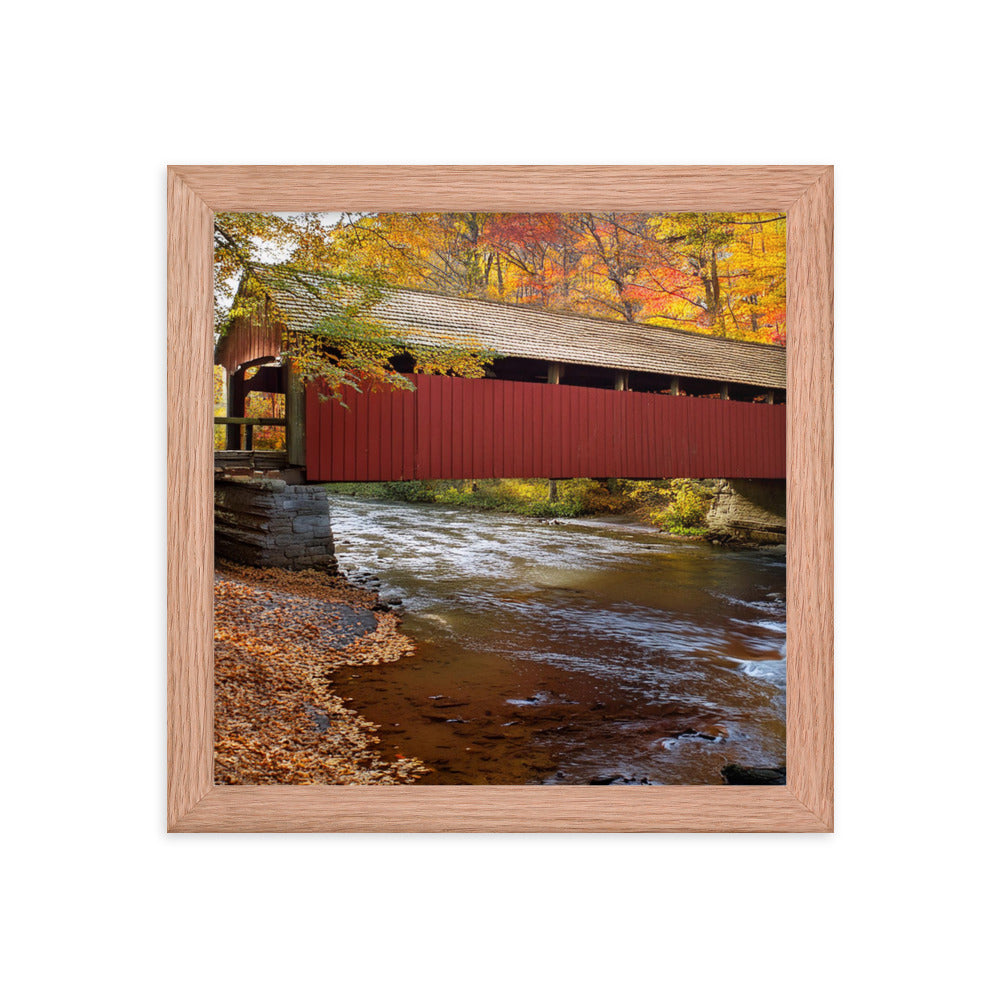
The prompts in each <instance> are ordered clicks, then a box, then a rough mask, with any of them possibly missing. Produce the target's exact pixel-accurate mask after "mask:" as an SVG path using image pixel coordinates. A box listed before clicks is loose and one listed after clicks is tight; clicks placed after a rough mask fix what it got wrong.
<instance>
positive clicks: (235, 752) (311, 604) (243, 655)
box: [215, 563, 427, 785]
mask: <svg viewBox="0 0 1000 1000" xmlns="http://www.w3.org/2000/svg"><path fill="white" fill-rule="evenodd" d="M377 603H378V595H377V594H374V593H372V592H371V591H367V590H361V589H359V588H357V587H352V586H351V585H350V584H348V583H347V582H346V581H344V580H343V579H341V578H338V577H333V576H330V575H328V574H324V573H319V572H316V571H303V572H289V571H287V570H278V569H255V568H248V567H244V566H236V565H233V564H230V563H219V564H218V565H217V567H216V576H215V782H216V784H230V785H231V784H237V785H269V784H294V785H302V784H327V785H394V784H409V783H411V782H413V781H415V780H416V779H417V778H418V777H419V776H420V775H421V774H424V773H425V772H426V770H427V768H426V767H425V766H424V765H423V764H422V762H420V761H418V760H415V759H413V758H409V757H401V756H396V755H389V756H390V757H391V759H387V757H385V756H383V755H382V753H381V750H380V746H379V737H378V735H377V734H378V728H377V727H376V726H375V725H374V723H371V722H369V721H367V720H366V719H364V718H362V717H361V716H360V715H358V714H357V712H354V711H352V710H351V709H350V708H348V707H347V705H345V703H344V701H343V700H342V699H341V698H339V697H338V696H337V695H336V694H334V687H335V684H336V672H337V671H338V670H339V669H341V668H342V667H351V668H357V667H359V666H362V667H363V666H365V665H373V664H378V663H388V662H392V661H394V660H398V659H399V658H400V657H402V656H408V655H410V654H412V651H413V644H412V643H411V642H410V640H409V639H407V638H406V636H404V635H402V634H401V633H400V632H399V630H398V628H397V624H398V619H397V617H396V616H395V615H394V614H391V613H389V612H385V611H381V610H375V606H376V605H377Z"/></svg>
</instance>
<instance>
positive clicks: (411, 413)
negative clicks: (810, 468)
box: [305, 375, 786, 482]
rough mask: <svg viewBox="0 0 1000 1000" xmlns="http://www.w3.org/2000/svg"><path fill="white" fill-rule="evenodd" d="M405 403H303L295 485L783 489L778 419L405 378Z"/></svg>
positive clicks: (549, 389)
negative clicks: (712, 482) (638, 482)
mask: <svg viewBox="0 0 1000 1000" xmlns="http://www.w3.org/2000/svg"><path fill="white" fill-rule="evenodd" d="M413 379H414V381H415V382H416V386H417V389H416V392H406V391H399V390H397V391H394V392H390V391H381V392H371V393H362V394H358V395H356V394H354V393H350V394H349V395H348V396H347V397H345V401H346V402H347V403H348V404H349V407H350V408H349V409H345V408H344V407H342V406H341V405H340V404H339V403H337V402H335V401H333V400H330V401H327V402H320V399H319V394H318V392H317V391H316V389H315V388H310V389H308V390H307V392H306V435H305V436H306V477H307V478H308V479H310V480H312V481H314V482H364V481H368V482H377V481H389V480H400V479H500V478H508V477H534V478H553V479H566V478H572V477H576V476H581V477H588V478H599V479H600V478H605V477H618V478H627V479H661V478H671V477H675V476H689V477H691V478H694V479H707V478H712V477H716V476H718V477H723V476H725V477H732V478H747V479H784V478H785V409H786V408H785V407H784V406H767V405H765V404H762V403H737V402H730V401H727V400H720V399H701V398H697V397H693V396H661V395H656V394H652V393H638V392H615V391H613V390H610V389H585V388H581V387H579V386H570V385H549V384H547V383H545V384H542V383H538V384H536V383H529V382H504V381H501V380H499V379H461V378H447V377H444V376H440V375H416V376H413Z"/></svg>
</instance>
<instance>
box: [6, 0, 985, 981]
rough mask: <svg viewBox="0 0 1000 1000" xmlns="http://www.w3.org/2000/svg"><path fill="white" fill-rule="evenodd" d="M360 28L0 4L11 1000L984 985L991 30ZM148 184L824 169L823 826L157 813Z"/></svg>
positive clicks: (523, 18) (156, 410)
mask: <svg viewBox="0 0 1000 1000" xmlns="http://www.w3.org/2000/svg"><path fill="white" fill-rule="evenodd" d="M360 7H361V5H358V6H357V9H354V8H353V7H347V6H344V5H337V4H335V3H329V4H324V5H319V4H316V5H313V4H300V3H294V2H290V3H282V4H273V5H264V4H260V3H254V2H244V3H240V4H231V3H215V4H206V3H204V2H200V3H187V2H176V3H171V4H167V5H155V6H154V5H148V6H147V5H141V4H109V3H99V2H98V3H91V4H72V5H71V4H64V3H54V4H49V5H46V6H44V7H43V6H38V5H36V6H32V7H31V8H30V9H29V8H28V7H26V6H24V5H20V6H18V7H15V8H12V9H11V10H9V11H8V12H7V14H6V15H5V30H4V34H5V42H4V55H3V60H2V61H0V72H2V73H3V76H4V98H5V105H6V108H7V110H6V112H5V118H6V125H5V127H4V130H3V137H4V139H5V140H6V142H5V145H6V154H5V157H4V160H3V172H4V187H3V190H4V192H5V196H6V199H5V207H4V212H3V220H4V222H5V223H6V225H5V230H6V231H5V234H4V235H5V239H4V241H3V244H4V251H3V252H4V259H5V267H4V269H3V287H4V296H3V299H4V320H5V322H4V323H3V331H4V339H5V348H6V350H5V354H6V368H5V373H6V374H5V379H4V383H5V390H6V391H5V392H4V394H3V399H4V402H5V404H6V406H7V421H6V423H5V431H6V433H5V435H4V444H5V452H6V456H5V457H6V461H5V472H6V474H7V480H8V486H7V488H6V489H5V490H4V491H3V492H4V494H5V495H4V504H5V507H7V508H8V509H7V510H6V511H5V515H4V520H3V526H4V528H5V531H4V539H3V551H4V556H5V558H4V568H5V572H4V582H5V584H6V586H7V590H8V596H7V600H6V602H5V605H4V607H5V617H6V619H7V624H6V627H5V636H6V638H5V642H4V649H5V656H4V669H3V675H2V677H3V694H4V698H3V703H4V706H5V710H4V716H3V724H2V726H0V732H2V735H3V741H4V749H3V755H4V756H3V775H4V785H5V794H4V800H5V803H6V805H7V806H8V807H9V814H8V818H7V820H6V822H5V824H4V829H5V832H6V833H7V834H8V837H9V838H10V839H9V840H8V844H7V848H6V851H5V860H6V862H7V875H6V876H5V886H4V891H3V895H4V903H5V906H4V909H5V911H6V914H7V918H8V920H9V927H8V929H7V930H6V932H5V933H4V935H3V938H2V940H3V944H4V946H5V947H6V948H8V949H9V955H8V957H7V958H6V959H5V961H4V965H3V967H2V973H0V974H2V975H3V976H4V977H5V978H6V979H9V980H11V981H13V987H12V988H11V989H9V990H8V995H10V996H13V997H55V996H79V995H85V996H99V997H102V998H118V997H127V998H133V997H159V996H167V995H173V996H186V997H228V996H234V997H241V998H243V997H247V998H249V997H276V998H282V997H286V996H301V995H310V996H320V997H322V996H345V997H360V996H365V997H368V996H372V997H408V996H411V995H423V994H424V993H425V992H426V994H427V995H430V996H468V995H474V996H487V997H492V996H531V997H534V996H544V997H564V996H566V997H575V996H595V997H598V996H600V997H604V996H613V997H630V996H634V995H647V994H648V995H656V996H671V995H680V994H684V995H688V996H696V997H708V996H762V997H768V998H775V997H798V996H810V997H816V996H819V997H840V996H848V995H849V996H860V997H868V996H879V995H886V996H928V997H930V996H935V997H936V996H959V995H965V994H968V993H970V992H973V991H977V992H978V991H983V990H986V989H987V987H988V984H989V982H990V980H989V978H988V976H987V973H988V971H989V963H988V956H987V949H988V948H990V947H994V948H995V944H996V936H995V934H996V925H995V907H996V881H995V875H996V868H995V863H994V848H995V844H994V828H995V823H994V818H993V800H994V799H995V792H994V788H995V784H996V775H997V769H996V762H997V754H996V751H995V743H996V740H995V736H994V730H995V725H996V714H997V712H996V694H997V685H996V680H995V675H996V671H997V667H998V657H997V652H996V641H995V633H996V618H997V609H996V596H997V588H996V584H995V572H996V566H997V552H996V542H995V530H996V529H995V513H994V506H995V503H996V499H995V498H996V491H995V490H994V489H993V488H992V487H993V483H994V478H995V477H994V470H995V466H996V452H997V446H996V441H995V435H996V417H995V412H996V411H995V402H994V400H995V387H996V380H997V374H996V372H997V351H996V341H997V334H998V323H997V303H996V277H997V254H996V249H995V248H996V239H997V229H998V218H997V195H996V186H997V176H996V160H995V155H994V150H993V146H992V142H993V141H994V139H995V134H996V108H995V104H996V101H995V96H996V94H995V89H994V91H993V93H992V95H991V94H990V93H988V88H995V84H996V78H995V68H994V69H990V70H989V72H988V68H989V67H990V66H991V64H993V61H994V57H995V53H994V52H993V51H992V41H993V40H995V38H996V31H995V28H996V25H995V23H990V22H988V21H987V18H988V17H989V18H990V21H992V18H993V14H992V9H991V8H989V7H987V6H986V5H982V6H980V5H978V4H972V3H968V2H964V0H958V2H954V3H951V4H949V5H944V6H942V5H929V4H920V3H913V4H908V5H897V4H885V3H881V4H880V3H868V4H857V5H855V4H851V3H846V4H834V5H830V4H807V3H802V2H795V3H787V4H785V3H770V4H768V3H762V4H761V3H757V4H748V3H741V4H727V3H722V2H716V3H713V4H686V5H683V7H680V6H667V5H651V6H650V7H649V8H648V9H646V8H643V7H640V6H638V5H634V4H630V3H616V4H607V3H604V4H592V3H584V2H577V3H573V4H545V3H542V2H539V0H535V2H533V3H521V2H517V0H514V2H511V0H508V2H505V3H501V4H471V3H468V2H466V3H462V4H459V3H453V4H448V3H440V2H439V3H414V4H410V5H400V6H399V7H398V8H397V7H395V6H394V5H391V4H374V3H370V4H368V5H367V6H365V7H364V12H363V13H361V12H359V11H360ZM987 12H989V13H987ZM169 162H175V163H340V162H347V163H382V162H385V163H448V162H459V163H532V162H535V163H574V162H576V163H734V162H735V163H834V164H835V165H836V167H837V176H836V184H837V190H836V197H837V219H836V221H837V275H836V278H837V671H838V674H837V738H838V743H837V832H836V833H835V834H833V835H823V836H818V835H813V836H781V835H770V836H721V835H714V836H713V835H709V836H676V835H675V836H668V835H655V836H654V835H643V836H573V837H571V836H556V835H552V836H534V837H529V836H491V835H480V836H467V837H457V836H429V835H425V836H408V837H403V836H394V837H390V836H381V837H379V836H298V837H294V836H266V837H265V836H250V835H245V836H181V835H172V836H169V837H168V836H167V835H166V834H165V833H164V827H165V819H164V812H165V809H164V806H165V784H164V766H165V765H164V743H165V737H164V698H165V694H164V693H165V656H164V644H165V641H164V634H165V614H164V600H165V595H164V578H165V559H164V546H165V502H164V492H165V481H164V469H163V466H164V441H165V421H164V410H165V388H164V384H165V376H164V360H165V348H164V336H165V332H164V331H165V320H164V315H165V292H164V285H165V277H164V275H165V210H164V205H165V165H166V164H167V163H169ZM994 986H995V980H994Z"/></svg>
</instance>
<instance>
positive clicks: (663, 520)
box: [653, 479, 711, 535]
mask: <svg viewBox="0 0 1000 1000" xmlns="http://www.w3.org/2000/svg"><path fill="white" fill-rule="evenodd" d="M670 492H671V495H672V498H671V500H670V503H669V504H668V505H667V507H666V508H665V509H664V510H662V511H657V512H656V513H655V514H654V515H653V523H654V524H657V525H658V527H660V528H662V529H665V530H666V531H669V532H671V533H672V534H675V535H681V534H695V533H699V532H700V531H701V530H702V529H704V527H705V514H706V513H708V506H709V503H710V501H711V493H709V491H708V490H706V489H705V487H703V486H701V485H699V484H698V483H696V482H694V481H693V480H691V479H675V480H674V481H673V483H672V484H671V490H670Z"/></svg>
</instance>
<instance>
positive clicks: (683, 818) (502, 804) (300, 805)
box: [167, 166, 833, 832]
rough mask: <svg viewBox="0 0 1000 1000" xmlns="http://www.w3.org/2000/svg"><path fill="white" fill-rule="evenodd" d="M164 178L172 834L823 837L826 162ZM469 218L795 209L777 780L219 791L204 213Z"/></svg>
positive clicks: (829, 646) (828, 460) (828, 439)
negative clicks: (455, 214) (784, 779)
mask: <svg viewBox="0 0 1000 1000" xmlns="http://www.w3.org/2000/svg"><path fill="white" fill-rule="evenodd" d="M167 178H168V197H167V213H168V268H167V278H168V305H167V332H168V358H167V400H168V409H169V413H168V441H167V472H168V570H167V573H168V594H167V599H168V617H167V632H168V636H167V638H168V692H167V711H168V727H167V738H168V751H167V757H168V781H167V784H168V808H167V823H168V829H169V830H171V831H495V832H504V831H757V832H764V831H787V832H806V831H830V830H832V829H833V381H832V379H833V168H832V167H827V166H762V167H748V166H740V167H662V166H640V167H621V166H535V167H531V166H528V167H519V166H499V167H490V166H481V167H480V166H450V167H440V166H420V167H410V166H289V167H268V166H237V167H229V166H175V167H170V168H168V172H167ZM470 207H475V208H485V209H490V210H497V211H569V210H574V209H576V210H578V209H580V208H587V209H620V210H623V211H624V210H629V211H706V212H709V211H725V210H729V211H732V210H739V211H768V210H775V209H776V210H780V211H783V212H785V213H787V216H788V247H787V259H788V303H787V305H788V320H787V328H788V369H789V377H788V383H789V389H788V479H787V482H788V513H787V518H788V556H787V560H788V561H787V567H788V570H787V571H788V602H787V611H788V682H787V694H788V699H787V768H788V783H787V785H784V786H729V785H720V786H650V787H589V786H587V787H581V786H555V787H553V786H526V787H512V786H460V787H432V786H388V787H385V786H377V787H339V786H316V785H312V786H274V785H268V786H228V785H227V786H216V785H213V783H212V773H213V658H214V657H213V623H212V600H213V597H212V594H213V591H212V577H213V528H212V517H213V499H212V498H213V465H212V448H213V445H212V420H211V414H212V347H213V338H212V325H213V290H212V217H213V213H214V212H223V211H227V212H229V211H289V212H291V211H329V210H338V209H345V208H359V209H364V210H370V211H428V210H459V209H462V210H468V209H469V208H470Z"/></svg>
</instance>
